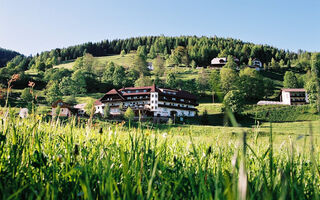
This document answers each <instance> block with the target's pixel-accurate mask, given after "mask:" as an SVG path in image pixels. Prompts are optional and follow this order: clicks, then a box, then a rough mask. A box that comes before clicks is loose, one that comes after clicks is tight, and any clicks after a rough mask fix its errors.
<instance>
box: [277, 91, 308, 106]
mask: <svg viewBox="0 0 320 200" xmlns="http://www.w3.org/2000/svg"><path fill="white" fill-rule="evenodd" d="M281 101H282V102H283V104H285V105H302V104H306V103H308V102H309V100H308V94H307V93H306V90H305V89H303V88H285V89H281Z"/></svg>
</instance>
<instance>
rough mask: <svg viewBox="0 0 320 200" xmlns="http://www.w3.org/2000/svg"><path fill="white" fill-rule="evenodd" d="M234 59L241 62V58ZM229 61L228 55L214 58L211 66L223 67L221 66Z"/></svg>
mask: <svg viewBox="0 0 320 200" xmlns="http://www.w3.org/2000/svg"><path fill="white" fill-rule="evenodd" d="M233 59H234V62H236V63H237V64H238V63H239V59H238V58H233ZM227 62H228V58H227V57H221V58H213V59H212V60H211V67H214V68H221V67H223V66H224V65H225V64H226V63H227Z"/></svg>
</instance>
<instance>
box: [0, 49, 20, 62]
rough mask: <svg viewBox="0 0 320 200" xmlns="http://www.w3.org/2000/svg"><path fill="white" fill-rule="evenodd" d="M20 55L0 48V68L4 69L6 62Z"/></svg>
mask: <svg viewBox="0 0 320 200" xmlns="http://www.w3.org/2000/svg"><path fill="white" fill-rule="evenodd" d="M17 55H20V54H19V53H18V52H15V51H11V50H8V49H3V48H1V47H0V67H4V66H5V65H6V64H7V62H8V61H10V60H11V59H12V58H14V57H15V56H17Z"/></svg>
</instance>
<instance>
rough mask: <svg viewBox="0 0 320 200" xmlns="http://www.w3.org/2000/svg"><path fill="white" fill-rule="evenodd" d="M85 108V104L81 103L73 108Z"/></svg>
mask: <svg viewBox="0 0 320 200" xmlns="http://www.w3.org/2000/svg"><path fill="white" fill-rule="evenodd" d="M85 106H86V103H81V104H77V105H75V106H73V107H74V108H77V109H84V107H85Z"/></svg>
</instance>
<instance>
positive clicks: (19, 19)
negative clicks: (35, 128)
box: [0, 0, 320, 55]
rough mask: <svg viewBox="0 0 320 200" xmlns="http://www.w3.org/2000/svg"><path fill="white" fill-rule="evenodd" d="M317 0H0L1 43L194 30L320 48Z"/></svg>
mask: <svg viewBox="0 0 320 200" xmlns="http://www.w3.org/2000/svg"><path fill="white" fill-rule="evenodd" d="M319 8H320V1H318V0H303V1H302V0H290V1H289V0H220V1H217V0H196V1H195V0H193V1H192V0H114V1H111V0H86V1H84V0H0V47H2V48H6V49H11V50H15V51H18V52H20V53H23V54H25V55H31V54H36V53H40V52H42V51H46V50H51V49H54V48H63V47H68V46H71V45H76V44H81V43H85V42H98V41H101V40H104V39H110V40H111V39H119V38H120V39H122V38H128V37H136V36H150V35H165V36H180V35H196V36H209V37H210V36H218V37H225V38H227V37H231V38H236V39H240V40H243V41H245V42H253V43H256V44H268V45H271V46H274V47H277V48H281V49H285V50H290V51H297V50H298V49H302V50H307V51H312V52H314V51H320V26H319V19H320V12H319Z"/></svg>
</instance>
